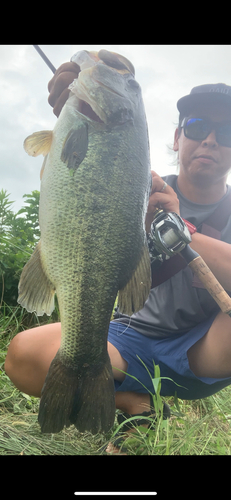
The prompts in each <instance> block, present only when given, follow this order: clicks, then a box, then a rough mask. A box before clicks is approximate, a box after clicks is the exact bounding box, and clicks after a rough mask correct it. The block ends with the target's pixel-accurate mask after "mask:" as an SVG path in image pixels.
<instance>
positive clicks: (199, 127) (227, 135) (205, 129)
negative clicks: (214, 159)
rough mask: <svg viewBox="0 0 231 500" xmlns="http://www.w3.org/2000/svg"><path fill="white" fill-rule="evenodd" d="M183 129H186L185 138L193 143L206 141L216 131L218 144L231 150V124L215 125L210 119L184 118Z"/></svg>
mask: <svg viewBox="0 0 231 500" xmlns="http://www.w3.org/2000/svg"><path fill="white" fill-rule="evenodd" d="M181 128H183V129H184V135H185V137H187V138H188V139H192V140H193V141H204V140H205V139H206V137H208V135H209V134H210V133H211V132H212V130H214V131H215V133H216V141H217V143H218V144H220V145H221V146H226V147H227V148H231V122H226V123H224V122H223V123H215V122H212V121H211V120H210V119H209V118H184V119H183V121H182V124H181Z"/></svg>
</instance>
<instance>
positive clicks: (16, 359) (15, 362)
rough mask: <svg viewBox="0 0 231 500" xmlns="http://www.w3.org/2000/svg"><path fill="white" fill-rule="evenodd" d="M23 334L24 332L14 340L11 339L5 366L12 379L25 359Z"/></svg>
mask: <svg viewBox="0 0 231 500" xmlns="http://www.w3.org/2000/svg"><path fill="white" fill-rule="evenodd" d="M22 333H23V332H22ZM21 336H22V334H21V333H18V334H17V335H16V336H15V337H14V338H13V340H11V343H10V345H9V348H8V351H7V355H6V359H5V364H4V367H5V372H6V374H7V375H8V377H9V378H10V379H11V377H12V376H13V375H14V373H15V372H17V371H18V369H19V367H20V366H22V364H23V363H24V361H25V353H24V349H23V343H22V338H21Z"/></svg>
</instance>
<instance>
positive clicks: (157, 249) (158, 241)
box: [148, 209, 192, 262]
mask: <svg viewBox="0 0 231 500" xmlns="http://www.w3.org/2000/svg"><path fill="white" fill-rule="evenodd" d="M191 241H192V239H191V235H190V232H189V229H188V227H187V226H186V224H185V223H184V221H183V220H182V218H181V217H180V216H179V215H178V214H176V213H175V212H171V213H166V212H164V211H163V210H161V209H156V214H155V216H154V219H153V222H152V224H151V230H150V233H149V235H148V246H149V253H150V257H151V262H154V261H155V260H159V261H161V262H163V261H164V260H165V259H166V256H168V257H172V256H173V255H175V254H176V253H178V252H181V250H183V249H184V248H185V246H186V245H187V244H188V243H190V242H191Z"/></svg>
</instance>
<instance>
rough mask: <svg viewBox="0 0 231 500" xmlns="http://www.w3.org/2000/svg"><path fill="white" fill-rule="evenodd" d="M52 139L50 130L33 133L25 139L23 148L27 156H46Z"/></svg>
mask: <svg viewBox="0 0 231 500" xmlns="http://www.w3.org/2000/svg"><path fill="white" fill-rule="evenodd" d="M52 138H53V132H52V130H42V131H41V132H34V134H31V135H29V136H28V137H27V138H26V139H25V141H24V143H23V146H24V149H25V151H26V152H27V154H28V155H29V156H38V155H43V156H46V155H47V154H48V153H49V151H50V149H51V143H52Z"/></svg>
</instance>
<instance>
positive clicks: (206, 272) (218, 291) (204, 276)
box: [188, 255, 231, 316]
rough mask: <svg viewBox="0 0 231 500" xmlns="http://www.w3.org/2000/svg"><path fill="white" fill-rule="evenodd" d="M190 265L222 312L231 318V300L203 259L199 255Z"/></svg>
mask: <svg viewBox="0 0 231 500" xmlns="http://www.w3.org/2000/svg"><path fill="white" fill-rule="evenodd" d="M188 265H189V267H190V268H191V269H192V271H193V272H194V273H195V274H196V275H197V276H198V278H199V279H200V281H202V283H203V285H204V286H205V288H206V289H207V290H208V292H209V293H210V295H212V297H213V298H214V300H215V301H216V302H217V304H218V305H219V307H220V308H221V310H222V312H224V313H226V314H228V315H229V316H231V298H230V297H229V295H228V294H227V292H226V291H225V290H224V288H223V287H222V286H221V284H220V283H219V281H218V280H217V278H215V276H214V274H213V273H212V271H211V270H210V269H209V267H208V266H207V264H206V263H205V261H204V260H203V259H202V257H201V256H200V255H198V257H196V258H195V259H193V260H192V261H191V262H190V263H189V264H188Z"/></svg>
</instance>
